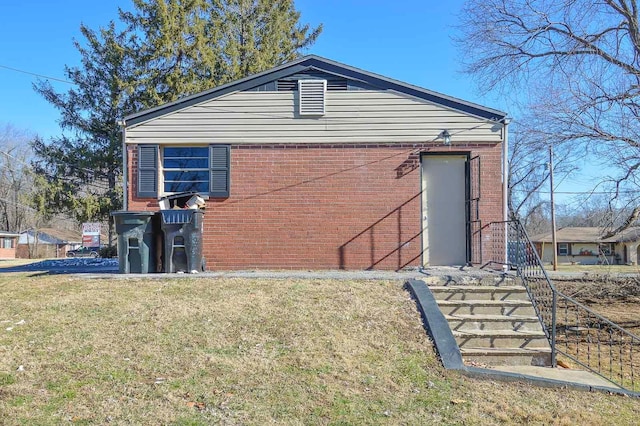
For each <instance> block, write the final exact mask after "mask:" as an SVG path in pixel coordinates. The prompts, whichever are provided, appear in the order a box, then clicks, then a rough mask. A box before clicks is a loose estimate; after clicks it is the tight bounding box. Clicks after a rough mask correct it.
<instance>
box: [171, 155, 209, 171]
mask: <svg viewBox="0 0 640 426" xmlns="http://www.w3.org/2000/svg"><path fill="white" fill-rule="evenodd" d="M163 166H164V168H165V169H208V168H209V159H208V158H166V157H165V159H164V164H163Z"/></svg>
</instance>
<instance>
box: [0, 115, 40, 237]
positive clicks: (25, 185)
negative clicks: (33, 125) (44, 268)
mask: <svg viewBox="0 0 640 426" xmlns="http://www.w3.org/2000/svg"><path fill="white" fill-rule="evenodd" d="M32 137H33V136H32V135H31V134H30V133H29V132H28V131H26V130H21V129H18V128H16V127H14V126H12V125H10V124H6V125H5V126H4V127H2V128H0V229H1V230H6V231H9V232H18V231H22V230H23V229H25V228H26V227H28V226H33V224H34V223H33V222H34V221H35V220H36V215H35V210H34V209H33V208H31V207H30V206H29V205H28V204H27V203H28V201H27V198H28V196H29V194H30V192H31V189H32V187H33V185H32V179H31V178H32V176H31V171H30V166H29V164H28V161H29V158H30V155H31V150H30V145H29V141H30V139H31V138H32Z"/></svg>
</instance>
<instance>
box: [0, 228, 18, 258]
mask: <svg viewBox="0 0 640 426" xmlns="http://www.w3.org/2000/svg"><path fill="white" fill-rule="evenodd" d="M19 236H20V235H19V234H15V233H12V232H0V259H15V258H16V246H17V244H16V241H17V240H18V237H19Z"/></svg>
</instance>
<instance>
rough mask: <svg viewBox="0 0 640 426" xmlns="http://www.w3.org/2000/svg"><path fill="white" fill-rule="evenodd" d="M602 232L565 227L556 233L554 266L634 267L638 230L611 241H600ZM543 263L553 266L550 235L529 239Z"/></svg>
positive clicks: (639, 255)
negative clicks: (605, 264)
mask: <svg viewBox="0 0 640 426" xmlns="http://www.w3.org/2000/svg"><path fill="white" fill-rule="evenodd" d="M603 234H604V230H603V229H602V228H597V227H567V228H562V229H558V230H557V231H556V241H557V243H558V247H557V252H558V264H561V263H579V264H583V265H596V264H603V263H608V264H610V265H617V264H627V263H629V264H638V262H639V260H640V228H638V227H632V228H629V229H627V230H626V231H623V232H621V233H620V234H617V235H615V236H613V237H611V238H606V239H603V238H601V236H602V235H603ZM531 241H532V242H533V243H534V245H535V247H536V250H537V251H538V255H539V256H540V259H541V260H542V261H543V262H546V263H552V262H553V246H552V239H551V232H549V233H545V234H538V235H534V236H532V237H531Z"/></svg>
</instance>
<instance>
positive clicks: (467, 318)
mask: <svg viewBox="0 0 640 426" xmlns="http://www.w3.org/2000/svg"><path fill="white" fill-rule="evenodd" d="M444 317H445V319H446V320H447V321H448V322H449V326H450V327H451V330H457V331H473V330H504V329H511V330H519V331H539V330H540V322H539V321H538V318H537V317H535V316H524V315H488V314H487V315H481V314H478V315H465V314H453V315H445V316H444Z"/></svg>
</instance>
